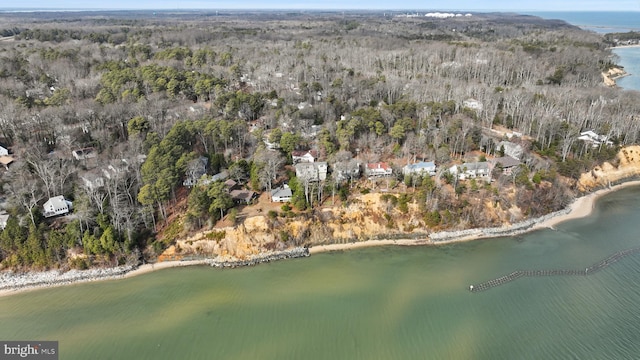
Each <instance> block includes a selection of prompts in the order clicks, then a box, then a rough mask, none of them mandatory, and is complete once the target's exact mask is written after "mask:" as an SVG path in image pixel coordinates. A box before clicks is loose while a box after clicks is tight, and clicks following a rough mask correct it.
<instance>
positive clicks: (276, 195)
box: [271, 184, 293, 202]
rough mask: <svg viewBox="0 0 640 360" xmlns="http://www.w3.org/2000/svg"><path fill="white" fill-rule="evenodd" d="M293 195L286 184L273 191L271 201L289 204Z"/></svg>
mask: <svg viewBox="0 0 640 360" xmlns="http://www.w3.org/2000/svg"><path fill="white" fill-rule="evenodd" d="M292 196H293V193H292V192H291V188H290V187H289V185H287V184H284V185H283V186H282V187H279V188H277V189H273V190H271V201H272V202H289V201H291V197H292Z"/></svg>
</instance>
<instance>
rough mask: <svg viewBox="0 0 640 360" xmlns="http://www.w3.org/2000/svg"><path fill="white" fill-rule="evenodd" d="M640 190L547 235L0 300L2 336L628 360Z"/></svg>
mask: <svg viewBox="0 0 640 360" xmlns="http://www.w3.org/2000/svg"><path fill="white" fill-rule="evenodd" d="M638 199H640V188H630V189H625V190H622V191H619V192H616V193H613V194H611V195H608V196H607V197H604V198H602V199H601V201H599V203H598V206H597V210H596V212H595V213H594V215H593V216H591V217H589V218H585V219H579V220H575V221H571V222H566V223H564V224H561V225H559V226H558V227H557V230H558V231H552V230H544V231H538V232H535V233H531V234H527V235H524V236H519V237H516V238H501V239H490V240H481V241H474V242H469V243H460V244H452V245H446V246H442V247H406V248H405V247H382V248H369V249H361V250H354V251H348V252H338V253H328V254H319V255H314V256H312V257H310V258H307V259H297V260H291V261H282V262H277V263H272V264H267V265H261V266H257V267H253V268H245V269H236V270H222V271H221V270H215V269H211V268H208V267H192V268H180V269H169V270H162V271H158V272H155V273H151V274H147V275H143V276H139V277H136V278H131V279H126V280H118V281H107V282H99V283H91V284H80V285H75V286H70V287H62V288H55V289H44V290H39V291H34V292H30V293H24V294H18V295H15V296H10V297H5V298H0V324H1V326H0V339H3V340H24V339H38V340H59V341H60V353H61V359H303V358H304V359H516V358H517V359H569V358H575V359H634V358H637V354H639V353H640V311H638V307H637V304H638V303H640V287H638V286H637V284H638V283H639V282H640V255H633V256H630V257H627V258H624V259H623V260H621V261H620V262H618V263H616V264H614V265H613V266H611V267H609V268H607V269H606V270H604V271H601V272H599V273H597V274H594V275H592V276H588V277H551V278H524V279H519V280H517V281H514V282H511V283H509V284H507V285H504V286H501V287H498V288H494V289H492V290H489V291H486V292H482V293H471V292H469V291H468V290H467V288H468V286H469V284H474V283H479V282H482V281H485V280H488V279H491V278H495V277H498V276H501V275H504V274H507V273H509V272H511V271H513V270H516V269H536V268H542V269H551V268H575V269H581V268H585V267H587V266H588V265H590V264H592V263H594V262H596V261H598V260H600V259H602V258H604V257H606V256H608V255H609V254H610V253H613V252H616V251H619V250H621V249H627V248H632V247H637V246H640V237H639V236H638V232H637V224H638V220H640V202H639V201H638Z"/></svg>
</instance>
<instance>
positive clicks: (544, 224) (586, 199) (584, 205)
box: [0, 181, 640, 297]
mask: <svg viewBox="0 0 640 360" xmlns="http://www.w3.org/2000/svg"><path fill="white" fill-rule="evenodd" d="M638 185H640V181H630V182H625V183H623V184H619V185H616V186H613V187H611V188H607V189H601V190H598V191H596V192H593V193H591V194H588V195H585V196H582V197H579V198H577V199H576V200H575V201H574V202H573V203H572V204H571V205H570V206H569V209H568V211H563V212H561V213H560V214H558V215H557V216H552V217H550V218H547V219H545V220H544V221H539V222H535V224H534V225H533V226H531V227H529V228H526V229H524V230H518V229H516V231H518V233H525V232H531V231H536V230H541V229H549V228H553V227H554V226H556V225H557V224H559V223H561V222H564V221H568V220H572V219H578V218H582V217H585V216H588V215H589V214H591V212H592V211H593V208H594V204H595V202H596V200H597V199H598V198H600V197H601V196H603V195H605V194H608V193H610V192H612V191H616V190H620V189H623V188H626V187H631V186H638ZM509 228H510V227H505V228H500V231H509ZM503 236H508V235H504V234H503V233H502V234H501V235H495V236H490V235H482V236H480V235H477V234H471V235H466V236H459V237H454V238H451V239H445V240H439V241H433V240H432V239H428V238H423V239H397V240H388V239H387V240H367V241H359V242H352V243H344V244H329V245H317V246H313V247H311V248H309V253H310V254H319V253H323V252H330V251H344V250H351V249H359V248H365V247H372V246H389V245H397V246H418V245H431V246H439V245H445V244H451V243H459V242H465V241H472V240H477V239H487V238H491V237H503ZM209 262H210V260H190V261H165V262H160V263H154V264H144V265H141V266H139V267H137V268H135V269H134V270H131V271H128V272H126V273H124V274H119V275H113V276H104V277H98V278H92V279H82V280H77V281H70V282H61V283H54V284H47V285H34V286H25V287H21V288H16V289H4V290H0V297H3V296H8V295H13V294H18V293H22V292H26V291H32V290H37V289H41V288H47V287H58V286H66V285H71V284H76V283H83V282H93V281H105V280H116V279H122V278H131V277H134V276H138V275H143V274H147V273H150V272H152V271H158V270H162V269H169V268H175V267H184V266H193V265H209Z"/></svg>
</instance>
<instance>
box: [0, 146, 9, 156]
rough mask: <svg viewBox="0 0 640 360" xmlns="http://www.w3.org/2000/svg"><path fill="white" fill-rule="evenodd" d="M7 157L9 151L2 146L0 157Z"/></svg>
mask: <svg viewBox="0 0 640 360" xmlns="http://www.w3.org/2000/svg"><path fill="white" fill-rule="evenodd" d="M7 155H9V150H8V149H7V148H5V147H4V146H0V156H7Z"/></svg>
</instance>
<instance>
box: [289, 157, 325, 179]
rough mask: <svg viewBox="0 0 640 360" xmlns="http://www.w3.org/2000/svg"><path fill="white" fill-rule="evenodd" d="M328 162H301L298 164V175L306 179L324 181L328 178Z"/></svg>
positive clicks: (299, 177)
mask: <svg viewBox="0 0 640 360" xmlns="http://www.w3.org/2000/svg"><path fill="white" fill-rule="evenodd" d="M327 169H328V168H327V163H326V162H316V163H299V164H296V177H297V178H298V179H301V180H306V181H311V182H314V181H324V180H326V179H327Z"/></svg>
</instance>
